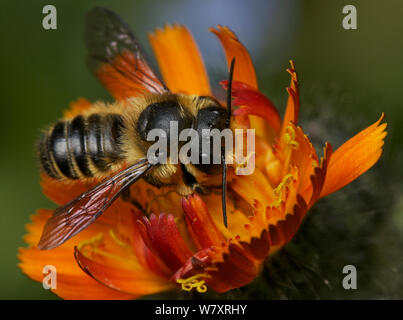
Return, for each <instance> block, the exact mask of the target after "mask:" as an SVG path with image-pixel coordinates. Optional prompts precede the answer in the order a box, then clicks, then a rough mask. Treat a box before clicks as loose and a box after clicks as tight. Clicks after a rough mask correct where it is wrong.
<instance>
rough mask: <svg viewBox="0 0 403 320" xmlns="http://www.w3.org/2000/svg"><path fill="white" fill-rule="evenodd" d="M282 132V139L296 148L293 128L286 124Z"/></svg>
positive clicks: (297, 145)
mask: <svg viewBox="0 0 403 320" xmlns="http://www.w3.org/2000/svg"><path fill="white" fill-rule="evenodd" d="M285 131H286V132H285V133H284V141H285V143H287V144H289V145H291V147H292V148H293V149H298V147H299V144H298V142H297V141H296V140H295V130H294V128H293V127H291V126H287V127H286V129H285Z"/></svg>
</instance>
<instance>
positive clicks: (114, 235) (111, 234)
mask: <svg viewBox="0 0 403 320" xmlns="http://www.w3.org/2000/svg"><path fill="white" fill-rule="evenodd" d="M109 235H110V236H111V238H112V239H113V241H115V242H116V244H118V245H119V246H121V247H126V246H127V244H126V243H124V242H123V241H122V240H120V239H119V238H118V236H117V235H116V233H115V231H114V230H113V229H110V230H109Z"/></svg>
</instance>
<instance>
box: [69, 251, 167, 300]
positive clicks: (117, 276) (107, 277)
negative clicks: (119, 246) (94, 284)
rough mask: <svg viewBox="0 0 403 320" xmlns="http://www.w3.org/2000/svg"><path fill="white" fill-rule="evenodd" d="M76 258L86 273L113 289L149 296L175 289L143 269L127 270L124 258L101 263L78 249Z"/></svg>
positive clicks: (164, 280)
mask: <svg viewBox="0 0 403 320" xmlns="http://www.w3.org/2000/svg"><path fill="white" fill-rule="evenodd" d="M75 258H76V260H77V263H78V264H79V266H80V268H81V269H82V270H83V271H84V272H85V273H87V274H88V275H89V276H91V277H92V278H93V279H95V280H97V281H98V282H100V283H102V284H103V285H105V286H107V287H109V288H111V289H116V290H119V291H122V292H128V293H135V294H137V295H147V294H153V293H156V292H160V291H166V290H169V289H172V288H173V284H172V283H171V282H170V281H169V280H168V279H163V278H160V277H158V276H156V275H155V274H153V273H151V272H147V271H146V270H144V269H143V268H126V267H125V265H126V264H127V261H125V259H124V258H123V259H119V258H117V259H114V258H113V257H111V258H109V259H107V261H108V262H114V263H112V264H110V263H108V262H107V261H101V262H99V261H97V260H96V258H92V257H91V258H90V257H87V256H85V255H84V254H83V253H82V252H81V251H80V250H79V249H77V248H76V249H75ZM114 260H115V261H114ZM119 262H120V264H119Z"/></svg>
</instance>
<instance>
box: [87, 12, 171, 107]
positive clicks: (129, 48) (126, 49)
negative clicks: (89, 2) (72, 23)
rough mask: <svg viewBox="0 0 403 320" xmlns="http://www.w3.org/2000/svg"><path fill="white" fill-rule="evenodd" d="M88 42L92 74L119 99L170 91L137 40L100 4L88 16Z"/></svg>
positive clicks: (122, 23)
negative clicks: (148, 60) (150, 64)
mask: <svg viewBox="0 0 403 320" xmlns="http://www.w3.org/2000/svg"><path fill="white" fill-rule="evenodd" d="M85 44H86V47H87V50H88V57H87V59H88V64H89V67H90V69H91V70H92V72H93V73H95V75H96V76H97V77H98V79H99V80H100V81H101V82H102V83H103V84H104V86H105V87H106V88H107V89H108V90H109V92H110V93H111V94H112V95H113V96H114V97H115V98H116V99H117V100H123V99H126V98H129V97H134V96H138V95H143V94H144V93H147V92H151V93H164V92H168V89H167V87H166V86H165V85H164V83H163V82H162V80H160V79H159V78H158V77H157V75H156V74H155V73H154V71H153V70H152V69H151V68H150V66H149V65H148V63H147V61H146V58H145V55H144V53H143V51H142V50H141V48H140V45H139V43H138V41H137V39H136V38H135V37H134V36H133V34H132V33H131V31H130V29H129V27H128V26H127V25H126V23H125V22H124V21H123V20H122V19H121V18H120V17H119V16H118V15H117V14H116V13H114V12H112V11H110V10H108V9H105V8H101V7H97V8H94V9H92V10H90V11H89V12H88V13H87V16H86V27H85Z"/></svg>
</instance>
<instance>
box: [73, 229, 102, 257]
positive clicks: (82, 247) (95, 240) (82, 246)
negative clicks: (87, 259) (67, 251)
mask: <svg viewBox="0 0 403 320" xmlns="http://www.w3.org/2000/svg"><path fill="white" fill-rule="evenodd" d="M103 240H104V234H103V233H102V232H101V233H99V234H97V235H96V236H95V237H92V238H91V239H87V240H83V241H81V242H80V243H79V244H78V245H77V249H78V250H79V251H81V252H82V253H83V254H84V255H88V253H89V252H86V249H90V248H91V249H94V248H95V247H97V246H99V245H100V244H101V243H102V241H103ZM87 247H90V248H87ZM85 253H87V254H85Z"/></svg>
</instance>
